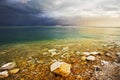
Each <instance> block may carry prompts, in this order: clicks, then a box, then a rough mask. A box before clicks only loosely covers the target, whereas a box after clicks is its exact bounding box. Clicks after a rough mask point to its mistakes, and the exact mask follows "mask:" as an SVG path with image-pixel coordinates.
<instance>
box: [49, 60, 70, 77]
mask: <svg viewBox="0 0 120 80" xmlns="http://www.w3.org/2000/svg"><path fill="white" fill-rule="evenodd" d="M70 68H71V65H70V64H68V63H65V62H59V61H57V62H55V63H53V64H52V65H51V66H50V70H51V71H52V72H54V73H55V74H58V75H61V76H64V77H67V76H69V74H70V73H71V70H70Z"/></svg>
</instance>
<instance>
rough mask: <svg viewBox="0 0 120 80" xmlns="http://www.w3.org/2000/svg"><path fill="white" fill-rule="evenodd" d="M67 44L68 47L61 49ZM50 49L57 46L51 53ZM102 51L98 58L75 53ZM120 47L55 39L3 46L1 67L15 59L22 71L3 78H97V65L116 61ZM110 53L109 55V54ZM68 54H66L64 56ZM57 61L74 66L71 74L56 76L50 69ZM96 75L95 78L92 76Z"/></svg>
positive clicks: (93, 41)
mask: <svg viewBox="0 0 120 80" xmlns="http://www.w3.org/2000/svg"><path fill="white" fill-rule="evenodd" d="M65 47H68V48H69V50H67V51H64V52H63V51H62V49H63V48H65ZM50 49H57V53H58V54H56V55H53V56H51V54H50V53H49V52H48V50H50ZM92 51H96V52H100V54H99V55H95V57H96V60H95V61H87V60H81V57H82V55H79V54H76V52H80V53H82V52H92ZM117 52H120V46H119V45H117V44H116V43H114V42H107V41H106V42H105V41H98V40H74V41H73V40H71V41H68V40H54V41H43V42H29V43H21V44H9V45H2V46H1V47H0V66H1V65H3V64H5V63H8V62H16V64H17V68H19V69H20V71H19V72H18V73H16V74H12V75H10V76H9V77H7V78H4V79H3V80H90V79H91V78H92V79H91V80H97V79H95V77H96V76H94V75H93V74H94V70H95V69H94V66H101V60H104V61H109V62H111V63H112V62H114V61H115V60H116V59H117V55H116V53H117ZM107 53H110V55H106V54H107ZM63 54H65V55H64V56H62V55H63ZM55 61H64V62H66V63H69V64H71V65H72V67H71V73H70V75H69V76H68V77H62V76H59V75H56V74H54V73H52V72H51V71H50V65H51V64H52V63H54V62H55ZM93 77H94V78H93ZM103 80H104V79H103Z"/></svg>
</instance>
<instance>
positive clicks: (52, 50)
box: [48, 49, 57, 53]
mask: <svg viewBox="0 0 120 80" xmlns="http://www.w3.org/2000/svg"><path fill="white" fill-rule="evenodd" d="M56 51H57V49H50V50H48V52H49V53H52V52H56Z"/></svg>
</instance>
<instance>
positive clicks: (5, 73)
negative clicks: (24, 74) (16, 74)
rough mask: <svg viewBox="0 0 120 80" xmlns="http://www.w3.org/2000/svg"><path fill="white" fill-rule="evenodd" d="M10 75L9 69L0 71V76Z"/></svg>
mask: <svg viewBox="0 0 120 80" xmlns="http://www.w3.org/2000/svg"><path fill="white" fill-rule="evenodd" d="M8 76H9V74H8V71H2V72H0V78H6V77H8Z"/></svg>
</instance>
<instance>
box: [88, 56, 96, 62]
mask: <svg viewBox="0 0 120 80" xmlns="http://www.w3.org/2000/svg"><path fill="white" fill-rule="evenodd" d="M86 59H87V60H89V61H95V57H94V56H88V57H87V58H86Z"/></svg>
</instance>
